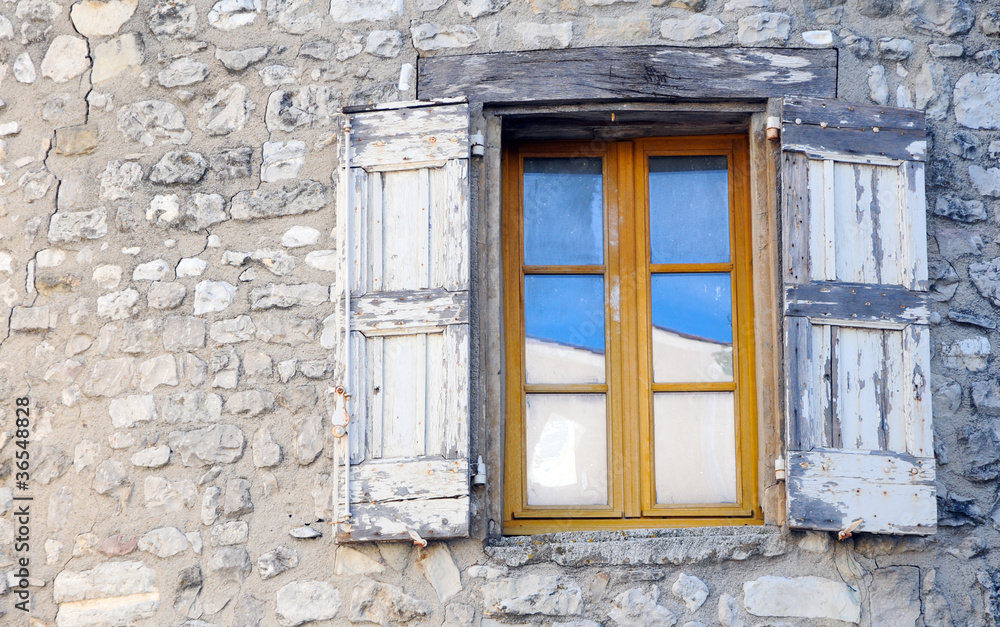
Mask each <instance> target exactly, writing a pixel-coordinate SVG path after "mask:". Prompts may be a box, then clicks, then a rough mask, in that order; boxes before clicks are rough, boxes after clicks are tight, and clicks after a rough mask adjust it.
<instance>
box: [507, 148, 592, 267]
mask: <svg viewBox="0 0 1000 627" xmlns="http://www.w3.org/2000/svg"><path fill="white" fill-rule="evenodd" d="M602 167H603V166H602V163H601V158H600V157H575V158H565V157H560V158H530V159H525V160H524V263H525V264H527V265H601V264H602V263H604V212H603V205H604V194H603V186H602V180H601V177H602V172H603V169H602Z"/></svg>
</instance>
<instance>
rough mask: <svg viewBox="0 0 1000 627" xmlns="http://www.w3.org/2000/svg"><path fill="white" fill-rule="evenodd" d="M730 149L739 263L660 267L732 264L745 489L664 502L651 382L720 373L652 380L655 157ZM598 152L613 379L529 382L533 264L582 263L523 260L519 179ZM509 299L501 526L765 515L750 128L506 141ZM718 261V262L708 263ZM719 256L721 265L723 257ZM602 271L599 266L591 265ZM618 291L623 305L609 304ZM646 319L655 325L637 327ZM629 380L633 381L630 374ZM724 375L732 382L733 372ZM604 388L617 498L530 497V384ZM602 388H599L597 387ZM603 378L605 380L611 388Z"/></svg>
mask: <svg viewBox="0 0 1000 627" xmlns="http://www.w3.org/2000/svg"><path fill="white" fill-rule="evenodd" d="M668 155H725V156H726V157H727V159H728V161H729V188H730V251H731V263H730V264H722V265H725V266H726V267H725V268H722V267H721V266H720V264H686V265H673V266H670V267H663V266H656V267H655V269H656V271H657V272H660V271H668V272H690V271H692V270H695V271H702V272H705V271H711V270H715V271H726V272H732V286H733V314H734V315H733V337H734V355H733V361H734V382H733V383H732V384H728V385H729V386H730V387H729V388H728V389H733V388H735V392H736V394H735V397H736V398H735V401H736V415H737V424H736V442H737V451H736V455H737V494H738V502H737V503H736V504H704V505H683V506H677V505H674V506H666V505H658V506H657V505H655V494H654V491H655V486H654V484H653V477H654V472H653V466H652V464H653V451H652V429H653V423H652V395H653V392H654V391H678V390H688V391H698V390H709V389H715V388H716V387H719V384H680V385H678V384H651V381H652V346H651V341H650V332H651V331H649V330H650V329H651V326H650V315H651V314H650V295H649V289H650V288H649V285H650V276H651V272H652V270H653V267H652V266H651V264H650V256H649V245H648V235H647V231H648V227H647V225H648V224H649V220H648V211H649V203H648V185H647V181H648V164H649V161H648V158H649V157H650V156H668ZM559 156H564V157H568V156H574V157H587V156H591V157H601V158H602V159H603V163H604V186H603V187H604V219H605V228H604V234H605V238H604V239H605V257H604V259H605V264H604V265H603V276H604V278H605V291H606V292H605V306H606V315H605V320H606V325H607V329H606V344H607V363H608V377H607V384H594V385H572V386H566V385H562V386H526V385H525V382H524V287H523V286H524V276H525V274H536V273H546V274H569V273H579V272H580V270H581V267H580V266H572V267H559V266H547V267H528V266H525V265H524V264H523V249H524V248H523V216H522V211H523V207H522V200H523V192H522V181H523V160H524V159H525V158H526V157H559ZM501 167H502V176H503V186H502V220H501V229H502V232H501V241H502V253H503V277H504V287H503V299H504V302H503V306H504V320H505V325H504V326H505V329H504V333H505V337H504V348H505V352H506V397H507V400H506V417H505V418H506V420H505V441H506V445H505V460H504V461H505V464H504V465H505V477H504V500H503V513H504V520H503V533H505V534H508V535H520V534H535V533H550V532H556V531H577V530H610V529H628V528H660V527H697V526H712V525H759V524H763V523H764V515H763V512H762V510H761V506H760V498H759V494H758V482H757V465H758V442H757V438H758V434H757V415H756V414H757V394H756V391H755V380H754V379H755V362H754V347H755V343H754V314H753V312H754V309H753V292H754V290H753V275H752V262H751V259H752V254H753V250H752V234H751V231H752V216H751V198H750V195H751V192H750V147H749V140H748V137H747V136H746V135H702V136H683V137H662V138H642V139H634V140H622V141H613V142H593V141H552V142H508V143H506V144H505V145H504V149H503V156H502V165H501ZM709 265H711V267H710V268H709V267H708V266H709ZM717 266H718V267H717ZM589 271H590V272H598V273H599V272H601V271H602V267H601V266H597V267H595V268H589ZM613 291H617V292H618V294H619V299H620V300H619V302H620V308H619V315H617V316H616V315H612V312H610V311H608V310H607V306H608V305H607V303H609V302H611V294H612V292H613ZM640 329H646V330H647V332H646V333H640V332H639V330H640ZM629 382H631V383H629ZM724 385H725V384H724ZM557 387H558V388H559V389H560V390H561V389H562V388H567V389H565V390H563V391H571V390H570V389H569V388H572V391H579V392H588V391H590V392H601V393H606V394H607V395H608V396H607V398H608V426H609V434H608V435H609V437H608V465H609V469H610V471H611V477H610V478H609V482H608V492H609V494H608V497H609V498H608V503H609V504H608V505H607V506H586V507H582V506H581V507H574V508H556V507H539V506H529V505H527V496H526V481H525V479H526V468H525V464H526V455H525V451H524V441H525V440H524V409H525V394H526V393H528V392H531V391H543V390H545V389H548V388H551V389H550V390H549V391H556V388H557ZM599 388H600V389H599ZM605 390H606V392H605Z"/></svg>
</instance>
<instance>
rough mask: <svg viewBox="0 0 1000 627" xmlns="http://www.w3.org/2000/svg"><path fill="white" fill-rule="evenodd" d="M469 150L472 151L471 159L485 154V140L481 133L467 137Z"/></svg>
mask: <svg viewBox="0 0 1000 627" xmlns="http://www.w3.org/2000/svg"><path fill="white" fill-rule="evenodd" d="M469 148H471V149H472V156H473V157H482V156H483V155H484V154H486V139H485V138H484V137H483V134H482V133H481V132H477V133H473V134H472V135H470V136H469Z"/></svg>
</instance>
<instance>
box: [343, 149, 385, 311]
mask: <svg viewBox="0 0 1000 627" xmlns="http://www.w3.org/2000/svg"><path fill="white" fill-rule="evenodd" d="M350 179H351V184H353V185H354V194H352V198H353V201H354V202H353V203H352V204H353V207H352V215H351V233H350V240H349V241H347V242H345V244H344V246H343V247H342V248H341V249H340V250H348V249H350V251H351V295H352V296H356V295H359V294H362V293H364V292H365V291H366V290H367V289H369V287H370V281H371V278H370V276H371V274H370V273H371V271H372V268H371V266H372V259H371V257H370V252H369V251H370V246H371V245H370V242H371V236H372V233H371V228H370V226H369V225H370V224H371V223H373V222H378V220H377V218H373V216H371V212H372V211H373V209H375V208H377V207H380V206H381V200H380V199H381V189H380V188H378V185H379V180H378V176H374V177H369V176H368V174H367V173H366V172H365V171H364V170H362V169H360V168H350ZM373 186H374V188H373ZM339 227H340V225H339V224H338V228H339ZM344 232H345V235H346V230H345V231H344Z"/></svg>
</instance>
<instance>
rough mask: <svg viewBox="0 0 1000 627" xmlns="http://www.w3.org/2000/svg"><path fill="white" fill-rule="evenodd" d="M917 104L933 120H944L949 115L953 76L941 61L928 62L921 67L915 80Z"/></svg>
mask: <svg viewBox="0 0 1000 627" xmlns="http://www.w3.org/2000/svg"><path fill="white" fill-rule="evenodd" d="M914 86H915V88H916V101H915V102H916V105H917V108H918V109H923V110H924V112H925V113H926V114H927V117H929V118H930V119H932V120H943V119H945V117H947V115H948V105H949V97H948V95H949V94H950V93H951V91H952V89H951V77H950V76H948V71H947V70H946V69H945V66H944V65H943V64H941V63H934V62H928V63H924V65H923V66H922V67H921V68H920V72H919V73H918V74H917V78H916V80H915V81H914Z"/></svg>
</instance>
